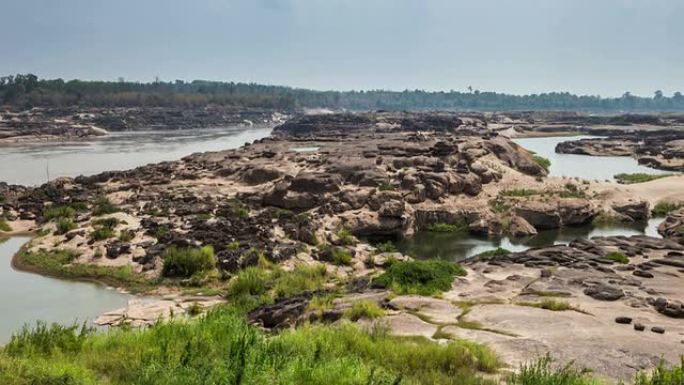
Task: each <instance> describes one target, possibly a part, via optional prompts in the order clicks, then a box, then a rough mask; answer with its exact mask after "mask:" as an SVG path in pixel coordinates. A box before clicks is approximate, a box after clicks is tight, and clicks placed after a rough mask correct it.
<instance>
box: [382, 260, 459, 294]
mask: <svg viewBox="0 0 684 385" xmlns="http://www.w3.org/2000/svg"><path fill="white" fill-rule="evenodd" d="M465 275H466V271H465V270H464V269H463V268H462V267H461V266H460V265H458V264H456V263H452V262H448V261H444V260H439V259H433V260H425V261H402V262H394V263H392V265H390V267H389V268H387V270H386V271H385V272H384V273H383V274H382V275H380V276H379V277H377V278H375V279H374V280H373V284H374V285H377V286H380V287H386V288H391V289H392V290H394V291H395V292H397V293H399V294H420V295H434V294H438V293H441V292H443V291H446V290H449V289H451V284H452V282H453V281H454V277H456V276H465Z"/></svg>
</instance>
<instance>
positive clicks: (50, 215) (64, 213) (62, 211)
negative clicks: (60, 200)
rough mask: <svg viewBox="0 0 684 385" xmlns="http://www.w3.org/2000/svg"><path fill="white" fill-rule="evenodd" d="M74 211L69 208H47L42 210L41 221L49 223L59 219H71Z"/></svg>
mask: <svg viewBox="0 0 684 385" xmlns="http://www.w3.org/2000/svg"><path fill="white" fill-rule="evenodd" d="M75 216H76V210H74V208H73V207H71V206H48V207H46V208H45V209H43V219H45V220H46V221H50V220H52V219H59V218H73V217H75Z"/></svg>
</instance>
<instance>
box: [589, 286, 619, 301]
mask: <svg viewBox="0 0 684 385" xmlns="http://www.w3.org/2000/svg"><path fill="white" fill-rule="evenodd" d="M584 294H586V295H588V296H590V297H592V298H594V299H597V300H599V301H617V300H618V299H620V298H622V297H624V296H625V292H624V291H622V289H620V288H619V287H616V286H612V285H609V284H606V283H599V284H597V285H593V286H590V287H588V288H586V289H584Z"/></svg>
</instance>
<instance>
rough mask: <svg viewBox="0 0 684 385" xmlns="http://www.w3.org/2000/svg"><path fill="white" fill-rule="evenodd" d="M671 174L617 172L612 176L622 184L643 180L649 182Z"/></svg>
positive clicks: (642, 181) (641, 181)
mask: <svg viewBox="0 0 684 385" xmlns="http://www.w3.org/2000/svg"><path fill="white" fill-rule="evenodd" d="M672 175H673V174H659V175H655V174H645V173H634V174H624V173H623V174H617V175H615V176H614V178H615V180H616V181H617V182H618V183H622V184H634V183H644V182H650V181H652V180H656V179H660V178H667V177H668V176H672Z"/></svg>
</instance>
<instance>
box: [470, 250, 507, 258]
mask: <svg viewBox="0 0 684 385" xmlns="http://www.w3.org/2000/svg"><path fill="white" fill-rule="evenodd" d="M510 253H511V251H510V250H508V249H504V248H503V247H497V248H496V249H492V250H487V251H484V252H482V253H480V254H478V255H476V257H482V258H486V257H498V256H502V255H508V254H510Z"/></svg>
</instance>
